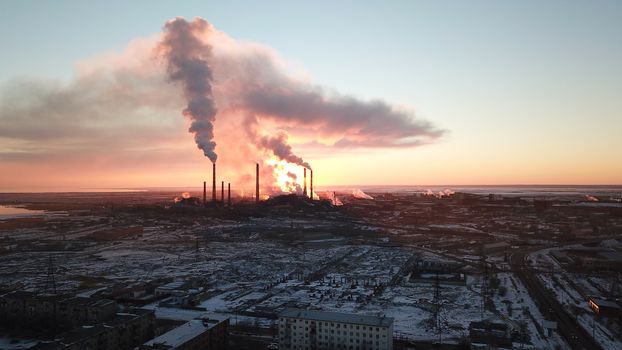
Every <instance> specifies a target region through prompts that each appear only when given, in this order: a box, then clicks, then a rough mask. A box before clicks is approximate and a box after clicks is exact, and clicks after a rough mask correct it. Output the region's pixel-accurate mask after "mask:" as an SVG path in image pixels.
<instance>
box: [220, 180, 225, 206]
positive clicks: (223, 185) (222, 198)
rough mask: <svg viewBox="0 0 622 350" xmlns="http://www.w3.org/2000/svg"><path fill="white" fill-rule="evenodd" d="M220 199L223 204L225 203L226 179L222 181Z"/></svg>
mask: <svg viewBox="0 0 622 350" xmlns="http://www.w3.org/2000/svg"><path fill="white" fill-rule="evenodd" d="M220 201H221V202H222V203H223V204H224V203H225V182H224V181H222V182H221V183H220Z"/></svg>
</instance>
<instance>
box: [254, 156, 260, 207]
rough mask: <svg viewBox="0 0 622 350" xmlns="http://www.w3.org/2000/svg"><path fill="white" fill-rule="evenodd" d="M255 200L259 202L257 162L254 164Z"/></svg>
mask: <svg viewBox="0 0 622 350" xmlns="http://www.w3.org/2000/svg"><path fill="white" fill-rule="evenodd" d="M255 202H259V163H257V164H255Z"/></svg>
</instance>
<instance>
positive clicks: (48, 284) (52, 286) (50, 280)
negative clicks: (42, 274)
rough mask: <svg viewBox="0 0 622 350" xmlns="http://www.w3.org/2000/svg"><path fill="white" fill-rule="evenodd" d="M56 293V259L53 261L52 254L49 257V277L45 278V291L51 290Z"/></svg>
mask: <svg viewBox="0 0 622 350" xmlns="http://www.w3.org/2000/svg"><path fill="white" fill-rule="evenodd" d="M50 290H51V291H52V293H54V294H56V278H55V276H54V261H52V255H50V257H49V259H48V268H47V277H46V278H45V288H44V293H46V294H47V293H48V292H49V291H50Z"/></svg>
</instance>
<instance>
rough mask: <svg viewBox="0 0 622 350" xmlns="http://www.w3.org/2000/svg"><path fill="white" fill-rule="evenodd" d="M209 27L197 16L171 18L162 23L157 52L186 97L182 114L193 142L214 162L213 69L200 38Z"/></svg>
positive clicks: (214, 107) (207, 51)
mask: <svg viewBox="0 0 622 350" xmlns="http://www.w3.org/2000/svg"><path fill="white" fill-rule="evenodd" d="M210 30H211V25H210V24H209V23H207V21H205V20H203V19H200V18H195V20H194V21H192V22H187V21H186V20H184V19H183V18H175V19H173V20H170V21H168V22H166V24H165V25H164V33H163V36H162V41H161V42H160V44H159V46H158V51H159V52H160V54H162V55H163V56H164V57H165V58H166V65H167V73H168V78H169V79H170V80H171V81H173V82H180V83H181V84H182V86H183V91H184V96H185V97H186V99H187V100H188V105H187V107H186V109H184V111H183V114H184V115H185V116H186V117H188V118H190V120H191V121H192V123H191V124H190V128H189V129H188V131H190V132H192V133H193V134H194V141H195V142H196V144H197V147H198V148H199V149H201V150H202V151H203V153H204V154H205V156H206V157H208V158H209V159H210V160H211V161H212V162H216V158H217V155H216V152H215V148H216V142H214V121H215V120H216V106H215V103H214V99H213V97H212V80H213V77H212V70H211V68H210V64H209V62H208V61H209V60H210V58H211V56H212V47H211V46H210V45H209V44H207V43H205V42H204V41H203V40H202V38H201V37H202V36H204V35H206V34H208V33H209V31H210Z"/></svg>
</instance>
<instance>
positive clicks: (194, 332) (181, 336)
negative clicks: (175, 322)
mask: <svg viewBox="0 0 622 350" xmlns="http://www.w3.org/2000/svg"><path fill="white" fill-rule="evenodd" d="M220 322H222V320H211V319H210V320H190V321H188V322H186V323H184V324H182V325H181V326H179V327H177V328H174V329H171V330H170V331H168V332H166V333H164V334H162V335H160V336H159V337H156V338H153V339H151V340H150V341H148V342H146V343H145V344H143V345H145V346H154V345H164V346H170V347H171V349H175V348H177V347H179V346H181V345H184V344H185V343H187V342H188V341H190V340H192V339H194V338H196V337H198V336H199V335H201V334H203V333H205V332H207V331H208V330H210V329H211V328H213V327H214V326H216V325H217V324H219V323H220Z"/></svg>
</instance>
